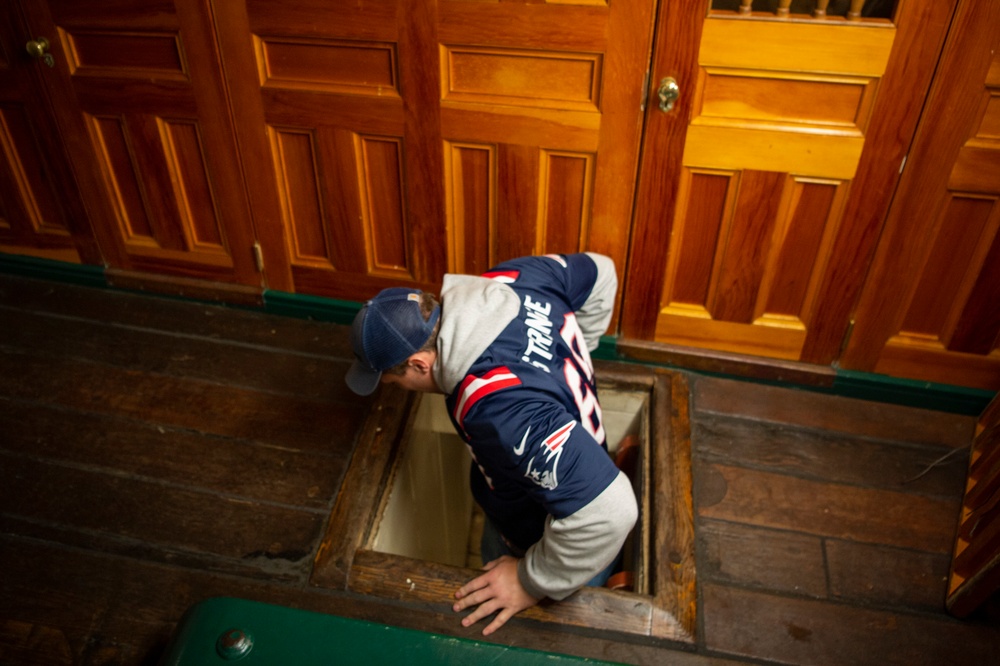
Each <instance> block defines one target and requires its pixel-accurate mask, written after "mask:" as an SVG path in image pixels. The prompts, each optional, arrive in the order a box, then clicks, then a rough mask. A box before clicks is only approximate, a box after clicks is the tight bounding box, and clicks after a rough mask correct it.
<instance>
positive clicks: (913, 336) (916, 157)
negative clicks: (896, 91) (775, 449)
mask: <svg viewBox="0 0 1000 666" xmlns="http://www.w3.org/2000/svg"><path fill="white" fill-rule="evenodd" d="M952 35H953V36H952V38H951V41H950V42H949V44H948V46H947V47H946V50H945V53H944V56H943V60H942V65H941V68H940V72H939V74H938V75H937V78H936V85H935V87H934V88H933V89H932V91H931V95H930V97H929V99H928V104H927V110H926V112H925V115H924V118H923V120H922V121H921V126H920V129H919V130H918V133H917V136H916V139H915V142H914V146H913V149H912V151H911V152H910V155H909V157H908V159H907V165H906V169H905V171H904V174H903V178H902V181H901V183H900V189H899V192H898V194H897V196H896V203H895V205H894V206H893V208H892V210H891V211H890V215H889V218H888V220H887V223H886V231H885V234H884V236H883V240H882V241H881V242H880V246H879V250H878V253H877V254H876V258H875V262H874V264H873V268H872V272H871V274H870V276H869V278H868V281H867V283H866V284H865V289H864V292H863V294H862V298H861V301H860V302H859V304H858V309H857V312H856V314H855V318H856V324H855V328H854V332H853V335H852V336H851V339H850V343H849V344H848V347H847V349H846V351H845V354H844V358H843V361H842V363H843V365H844V367H847V368H851V369H857V370H868V371H875V372H880V373H885V374H891V375H895V376H902V377H910V378H914V379H922V380H928V381H934V382H941V383H947V384H959V385H964V386H975V387H981V388H986V389H1000V55H998V53H1000V2H997V1H996V0H990V1H989V2H982V3H975V2H963V3H962V5H961V6H960V8H959V12H958V14H957V16H956V23H955V27H954V28H953V30H952Z"/></svg>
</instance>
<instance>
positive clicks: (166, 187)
mask: <svg viewBox="0 0 1000 666" xmlns="http://www.w3.org/2000/svg"><path fill="white" fill-rule="evenodd" d="M25 6H26V8H27V7H28V5H25ZM29 15H30V20H31V22H32V24H33V26H36V29H39V30H44V31H45V32H46V33H47V34H51V35H52V36H53V41H54V43H55V45H54V47H53V48H54V49H55V50H57V51H58V55H59V57H58V58H57V65H56V69H57V72H56V76H54V77H53V79H52V80H51V81H50V82H49V83H50V89H51V90H52V93H51V94H52V95H53V96H54V97H56V98H57V99H58V100H59V101H60V102H61V105H60V111H61V113H62V115H63V118H62V123H63V128H64V132H65V133H66V134H67V135H70V136H73V137H74V140H73V141H71V142H69V143H70V147H71V150H73V151H74V152H73V154H72V157H73V160H74V165H75V168H76V173H77V174H78V177H79V178H80V180H81V184H82V186H83V193H84V196H85V199H86V202H87V205H88V207H89V209H90V210H91V211H92V214H93V217H94V221H95V233H96V234H97V237H98V241H99V243H100V245H101V249H102V252H103V253H104V256H105V258H106V260H107V262H108V264H109V265H110V266H111V267H112V268H115V269H122V270H124V271H130V272H147V273H156V274H168V275H173V276H179V277H181V278H196V279H200V280H212V281H218V282H230V283H238V284H242V285H247V286H251V287H256V288H259V286H260V283H261V277H260V274H259V272H258V270H257V268H256V266H255V262H254V252H253V243H254V235H253V223H252V221H251V219H250V215H249V209H248V206H247V201H246V195H245V191H244V187H243V183H242V179H241V174H240V168H239V163H240V160H239V156H238V153H237V151H236V143H235V140H234V137H233V133H232V130H231V125H230V120H229V106H228V103H227V101H226V98H225V91H224V87H223V82H222V71H221V68H219V67H218V56H217V53H216V51H215V46H214V39H213V36H212V31H211V23H210V17H209V15H208V14H207V12H205V11H204V8H203V7H201V6H200V3H198V2H196V1H195V0H177V2H172V1H170V0H160V1H159V2H147V3H130V2H113V3H108V2H98V1H96V0H95V1H93V2H81V1H79V0H50V1H48V2H46V3H43V4H32V5H31V7H30V10H29Z"/></svg>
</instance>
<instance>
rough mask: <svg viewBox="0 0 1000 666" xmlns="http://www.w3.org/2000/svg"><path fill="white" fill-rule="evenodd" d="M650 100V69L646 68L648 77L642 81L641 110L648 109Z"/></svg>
mask: <svg viewBox="0 0 1000 666" xmlns="http://www.w3.org/2000/svg"><path fill="white" fill-rule="evenodd" d="M648 101H649V70H648V69H647V70H646V78H645V79H643V81H642V99H641V100H639V110H640V111H643V112H645V111H646V102H648Z"/></svg>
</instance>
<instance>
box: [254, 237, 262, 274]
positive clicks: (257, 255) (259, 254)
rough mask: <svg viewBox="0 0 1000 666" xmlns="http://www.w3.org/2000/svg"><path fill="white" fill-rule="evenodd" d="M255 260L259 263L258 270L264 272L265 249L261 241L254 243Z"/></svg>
mask: <svg viewBox="0 0 1000 666" xmlns="http://www.w3.org/2000/svg"><path fill="white" fill-rule="evenodd" d="M253 260H254V263H255V264H257V272H258V273H263V272H264V251H263V250H262V249H261V248H260V243H254V244H253Z"/></svg>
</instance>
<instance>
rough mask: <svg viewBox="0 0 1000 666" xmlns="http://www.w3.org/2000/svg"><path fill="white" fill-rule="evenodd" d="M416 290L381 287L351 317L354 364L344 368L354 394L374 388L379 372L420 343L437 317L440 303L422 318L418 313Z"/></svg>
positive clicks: (373, 389)
mask: <svg viewBox="0 0 1000 666" xmlns="http://www.w3.org/2000/svg"><path fill="white" fill-rule="evenodd" d="M422 293H423V292H421V291H420V290H419V289H407V288H406V287H392V288H389V289H383V290H382V291H381V292H379V294H378V296H376V297H375V298H373V299H371V300H370V301H368V302H367V303H365V304H364V306H363V307H362V308H361V311H360V312H358V314H357V316H355V317H354V324H353V325H352V327H351V344H352V345H353V346H354V356H355V360H354V363H352V364H351V367H350V368H349V369H348V370H347V377H346V379H347V386H348V387H349V388H350V389H351V390H352V391H354V392H355V393H357V394H358V395H370V394H372V393H374V392H375V389H376V388H378V383H379V380H380V379H381V378H382V373H383V372H384V371H386V370H388V369H389V368H391V367H393V366H396V365H399V364H400V363H402V362H403V361H405V360H406V359H408V358H409V357H410V356H412V355H413V354H414V353H416V352H417V351H419V350H420V348H421V347H423V346H424V343H426V342H427V341H428V340H429V339H430V337H431V334H432V333H433V332H434V326H435V324H437V320H438V318H439V317H440V316H441V306H440V305H438V306H437V307H435V308H434V312H432V313H431V315H430V317H428V318H427V319H426V320H425V319H424V316H423V314H421V312H420V295H421V294H422Z"/></svg>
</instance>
